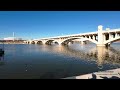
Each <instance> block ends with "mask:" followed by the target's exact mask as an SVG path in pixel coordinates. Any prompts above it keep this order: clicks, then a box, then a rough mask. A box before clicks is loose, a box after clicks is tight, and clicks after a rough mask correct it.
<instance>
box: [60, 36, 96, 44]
mask: <svg viewBox="0 0 120 90" xmlns="http://www.w3.org/2000/svg"><path fill="white" fill-rule="evenodd" d="M75 39H81V40H82V41H90V42H93V43H95V44H97V41H96V40H93V39H90V38H84V37H72V38H67V39H64V40H63V41H62V42H61V44H63V45H67V44H68V43H69V42H71V41H72V40H75Z"/></svg>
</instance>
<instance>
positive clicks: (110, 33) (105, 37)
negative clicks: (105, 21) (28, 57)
mask: <svg viewBox="0 0 120 90" xmlns="http://www.w3.org/2000/svg"><path fill="white" fill-rule="evenodd" d="M75 39H80V41H84V42H85V41H91V42H93V43H95V44H96V45H97V46H108V45H110V43H112V42H115V41H117V40H120V29H112V30H110V28H106V30H103V26H102V25H99V26H98V30H97V31H96V32H89V33H82V34H74V35H66V36H57V37H49V38H41V39H34V40H30V41H27V42H26V43H29V44H33V43H34V44H38V43H42V44H51V43H52V42H53V41H54V42H57V43H58V44H59V45H61V44H62V45H67V44H68V43H69V42H71V41H73V40H75ZM84 42H83V43H84Z"/></svg>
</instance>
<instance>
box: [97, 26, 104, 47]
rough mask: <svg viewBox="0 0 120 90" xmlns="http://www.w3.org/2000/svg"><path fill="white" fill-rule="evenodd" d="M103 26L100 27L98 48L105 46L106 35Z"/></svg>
mask: <svg viewBox="0 0 120 90" xmlns="http://www.w3.org/2000/svg"><path fill="white" fill-rule="evenodd" d="M102 30H103V26H102V25H99V26H98V43H97V46H105V44H104V35H103V33H102V32H103V31H102Z"/></svg>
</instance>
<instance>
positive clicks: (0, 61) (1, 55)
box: [0, 54, 5, 66]
mask: <svg viewBox="0 0 120 90" xmlns="http://www.w3.org/2000/svg"><path fill="white" fill-rule="evenodd" d="M4 64H5V63H4V55H3V54H0V66H1V65H4Z"/></svg>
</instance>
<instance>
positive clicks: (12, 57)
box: [0, 43, 120, 79]
mask: <svg viewBox="0 0 120 90" xmlns="http://www.w3.org/2000/svg"><path fill="white" fill-rule="evenodd" d="M2 46H3V45H2V44H1V45H0V47H2ZM4 50H5V54H4V55H3V56H2V55H1V56H0V79H60V78H65V77H71V76H77V75H83V74H88V73H92V72H97V71H103V70H109V69H116V68H120V43H113V44H111V46H110V47H108V48H101V47H96V45H95V44H86V45H80V44H79V43H74V44H69V45H68V46H60V45H34V44H5V45H4Z"/></svg>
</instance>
